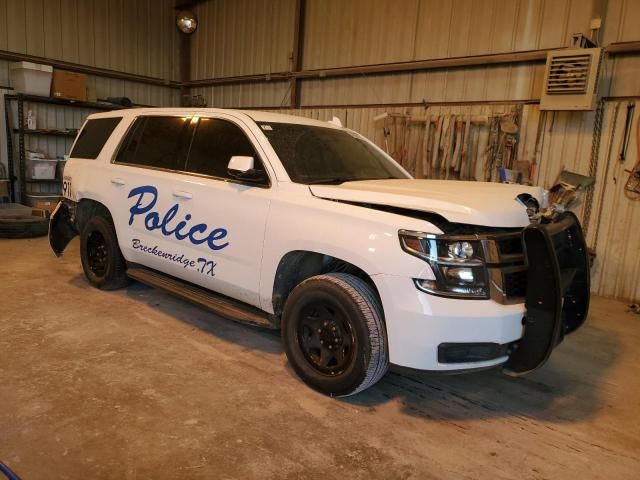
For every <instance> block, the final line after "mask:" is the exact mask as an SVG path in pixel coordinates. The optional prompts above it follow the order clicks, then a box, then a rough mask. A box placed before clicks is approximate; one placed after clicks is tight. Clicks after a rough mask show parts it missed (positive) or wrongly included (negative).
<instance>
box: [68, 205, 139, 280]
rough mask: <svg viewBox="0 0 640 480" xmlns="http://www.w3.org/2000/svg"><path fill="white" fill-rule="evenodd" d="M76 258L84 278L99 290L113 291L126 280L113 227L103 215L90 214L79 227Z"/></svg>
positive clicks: (123, 261) (122, 260) (124, 264)
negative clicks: (77, 254) (91, 215)
mask: <svg viewBox="0 0 640 480" xmlns="http://www.w3.org/2000/svg"><path fill="white" fill-rule="evenodd" d="M80 259H81V260H82V269H83V270H84V274H85V276H86V277H87V280H89V282H90V283H91V284H92V285H93V286H95V287H97V288H99V289H101V290H115V289H117V288H122V287H125V286H127V284H128V283H129V280H128V277H127V275H126V263H125V260H124V257H123V256H122V252H120V247H119V246H118V238H117V237H116V231H115V228H114V227H113V224H112V223H111V221H109V220H107V219H106V218H104V217H92V218H91V219H89V221H88V222H87V224H86V225H85V227H84V229H83V230H82V233H81V235H80Z"/></svg>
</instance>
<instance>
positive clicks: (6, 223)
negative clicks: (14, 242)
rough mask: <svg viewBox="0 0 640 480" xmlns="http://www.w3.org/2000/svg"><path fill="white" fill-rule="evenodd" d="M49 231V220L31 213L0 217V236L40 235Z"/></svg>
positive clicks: (30, 236) (29, 236)
mask: <svg viewBox="0 0 640 480" xmlns="http://www.w3.org/2000/svg"><path fill="white" fill-rule="evenodd" d="M48 232H49V220H48V219H47V218H44V217H36V216H31V215H28V216H26V215H11V216H8V217H0V237H1V238H34V237H42V236H44V235H46V234H47V233H48Z"/></svg>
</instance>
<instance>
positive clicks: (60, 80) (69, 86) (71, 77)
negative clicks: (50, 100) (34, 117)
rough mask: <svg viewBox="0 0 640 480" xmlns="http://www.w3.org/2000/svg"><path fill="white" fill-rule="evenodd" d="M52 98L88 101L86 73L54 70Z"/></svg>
mask: <svg viewBox="0 0 640 480" xmlns="http://www.w3.org/2000/svg"><path fill="white" fill-rule="evenodd" d="M51 96H52V97H55V98H66V99H67V100H79V101H82V102H84V101H86V100H87V76H86V75H85V74H84V73H76V72H67V71H66V70H54V71H53V82H52V83H51Z"/></svg>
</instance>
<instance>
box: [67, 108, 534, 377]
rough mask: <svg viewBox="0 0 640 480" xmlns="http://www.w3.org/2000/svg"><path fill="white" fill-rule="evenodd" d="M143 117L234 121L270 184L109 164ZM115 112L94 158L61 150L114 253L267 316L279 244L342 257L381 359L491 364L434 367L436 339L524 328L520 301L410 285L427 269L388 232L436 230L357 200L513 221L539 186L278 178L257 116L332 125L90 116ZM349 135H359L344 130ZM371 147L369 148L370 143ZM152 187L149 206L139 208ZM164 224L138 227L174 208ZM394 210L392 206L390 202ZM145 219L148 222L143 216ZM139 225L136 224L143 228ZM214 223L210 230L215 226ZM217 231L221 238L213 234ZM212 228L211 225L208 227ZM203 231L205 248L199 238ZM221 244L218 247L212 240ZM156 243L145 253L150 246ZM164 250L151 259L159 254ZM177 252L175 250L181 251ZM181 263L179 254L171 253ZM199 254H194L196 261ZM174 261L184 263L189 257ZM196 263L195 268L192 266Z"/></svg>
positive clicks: (74, 189) (251, 115) (181, 112)
mask: <svg viewBox="0 0 640 480" xmlns="http://www.w3.org/2000/svg"><path fill="white" fill-rule="evenodd" d="M143 115H171V116H174V115H175V116H184V117H215V118H223V119H225V120H228V121H230V122H232V123H234V124H235V125H237V126H238V127H240V128H241V129H242V131H243V132H244V133H245V134H246V135H247V137H248V138H249V139H250V141H251V142H252V143H253V144H254V147H255V149H256V151H257V152H258V154H259V156H260V158H261V160H262V162H263V163H264V165H265V169H266V171H267V173H268V176H269V178H270V187H269V188H257V187H252V186H247V185H243V184H239V183H233V182H228V181H222V180H219V179H216V178H207V177H205V176H201V175H194V174H186V173H176V172H167V171H161V170H155V169H150V168H139V167H134V166H129V165H122V164H118V163H114V161H113V160H114V157H115V153H116V152H117V149H118V146H119V144H120V142H121V140H122V138H123V137H124V136H125V134H126V132H127V129H128V128H129V126H130V125H131V123H132V121H133V120H134V119H135V118H136V117H138V116H143ZM113 116H121V117H123V121H121V122H120V123H119V125H118V126H117V127H116V129H115V130H114V132H113V134H112V135H111V136H110V137H109V140H108V141H107V142H106V144H105V145H104V148H103V149H102V151H101V153H100V155H99V156H98V158H96V159H95V160H85V159H75V158H70V159H69V160H68V162H67V165H66V168H65V172H64V177H65V184H64V194H65V197H66V198H67V199H69V200H70V201H72V202H76V203H78V202H81V201H82V200H83V199H90V200H93V201H96V202H100V203H101V204H103V205H105V206H106V207H107V208H108V210H109V212H110V213H111V216H112V218H113V222H114V225H115V230H116V232H117V236H118V242H119V246H120V249H121V251H122V254H123V256H124V258H125V259H126V260H127V261H128V262H131V263H135V264H142V265H145V266H147V267H149V268H152V269H154V270H157V271H160V272H163V273H166V274H168V275H171V276H173V277H176V278H179V279H181V280H184V281H187V282H190V283H192V284H196V285H199V286H201V287H204V288H206V289H208V290H212V291H214V292H217V293H220V294H223V295H226V296H228V297H231V298H233V299H236V300H238V301H241V302H244V303H246V304H249V305H251V306H254V307H256V308H258V309H260V310H262V311H264V312H267V313H274V299H273V295H274V281H275V279H276V272H277V269H278V266H279V264H280V262H281V261H282V259H283V258H284V257H285V255H287V254H288V253H290V252H294V251H310V252H317V253H321V254H324V255H330V256H332V257H335V258H337V259H341V260H343V261H345V262H349V263H351V264H353V265H355V266H356V267H358V268H359V269H361V270H362V271H364V272H366V273H367V274H368V275H369V276H370V278H371V279H372V280H373V282H374V283H375V287H376V288H377V291H378V293H379V295H380V298H381V300H382V305H383V309H384V318H385V322H386V328H387V336H388V339H387V340H388V349H389V359H390V361H391V363H394V364H397V365H401V366H406V367H411V368H416V369H424V370H431V371H446V370H466V369H476V368H485V367H490V366H494V365H499V364H502V363H504V362H505V361H506V360H507V357H506V356H502V357H499V358H494V359H491V360H488V361H480V362H467V363H440V362H439V361H438V354H437V349H438V345H440V344H443V343H457V342H461V343H464V342H487V343H495V344H500V345H504V344H508V343H510V342H514V341H516V340H518V339H520V338H521V337H522V335H523V323H522V320H523V316H524V315H525V307H524V304H523V303H516V304H510V305H508V304H502V303H498V302H496V301H494V300H492V299H486V300H484V299H483V300H469V299H456V298H445V297H439V296H434V295H431V294H429V293H425V292H423V291H420V290H419V289H417V288H416V286H415V284H414V279H432V278H434V273H433V271H432V269H431V267H430V265H429V264H428V263H427V262H425V261H423V260H421V259H419V258H417V257H415V256H412V255H409V254H407V253H406V252H405V251H403V250H402V248H401V245H400V242H399V238H398V232H399V231H400V230H411V231H417V232H424V233H427V234H442V233H443V232H442V231H441V230H440V229H439V228H438V227H437V226H436V225H434V224H433V223H431V222H429V221H427V220H424V219H421V218H416V217H412V216H406V215H403V214H401V213H397V212H393V211H383V210H380V209H375V208H363V206H361V205H360V204H371V205H384V206H391V207H397V208H398V209H411V210H414V211H416V210H419V211H424V212H432V213H436V214H438V215H440V216H442V217H444V218H446V219H447V220H448V221H450V222H456V223H462V224H469V225H479V226H490V227H504V228H524V227H526V226H527V225H529V223H530V220H529V217H528V215H527V212H526V209H525V208H524V207H523V205H521V204H520V203H518V202H517V201H516V198H515V197H516V196H517V195H518V194H520V193H523V192H528V193H530V194H531V195H533V196H534V197H536V198H538V199H540V198H541V195H542V191H541V189H539V188H533V187H523V186H520V185H517V186H516V185H503V184H487V183H481V182H459V181H437V180H415V179H411V178H409V177H410V176H409V174H407V177H408V178H407V179H404V180H372V181H359V182H347V183H343V184H341V185H304V184H300V183H294V182H292V181H291V179H290V178H289V176H288V175H287V171H286V170H285V168H284V166H283V165H282V163H281V161H280V159H279V158H278V156H277V154H276V152H275V151H274V149H273V148H272V146H271V144H270V142H269V140H268V139H267V138H266V136H265V134H264V133H263V131H262V130H261V128H260V127H259V126H258V125H257V124H256V122H274V123H294V124H304V125H315V126H322V127H325V128H341V127H338V126H335V125H330V124H327V123H325V122H319V121H315V120H310V119H306V118H299V117H293V116H284V115H280V114H275V113H265V112H257V111H255V112H254V111H233V110H218V109H181V108H177V109H164V108H163V109H156V108H154V109H133V110H122V111H116V112H109V113H102V114H96V115H91V116H90V117H89V119H96V118H104V117H113ZM352 134H353V135H358V134H356V133H355V132H352ZM375 148H378V147H375ZM141 186H151V187H155V188H156V189H157V198H156V201H155V204H154V205H153V208H150V209H148V210H146V211H145V212H143V213H138V214H133V213H132V211H131V209H132V208H134V209H135V206H136V205H138V207H137V209H136V210H135V211H138V210H144V209H145V208H146V207H147V206H148V205H149V203H150V201H151V200H152V198H153V197H154V194H153V192H152V191H150V190H147V191H146V193H144V192H143V193H134V194H133V195H132V193H131V192H132V190H135V189H136V188H137V187H141ZM176 205H177V211H176V213H175V215H174V216H173V217H172V219H171V221H172V222H173V223H172V227H171V228H169V227H167V226H165V230H166V232H169V234H166V232H163V231H162V228H155V229H152V230H149V228H147V226H148V225H149V224H151V225H152V226H154V225H158V223H157V221H156V220H154V218H155V217H154V218H151V220H146V223H145V218H146V217H147V216H148V215H149V214H151V213H153V212H156V213H157V218H158V219H159V221H160V222H162V218H163V217H164V216H165V215H166V214H167V212H168V211H169V210H170V209H172V208H174V209H175V208H176V207H174V206H176ZM398 212H401V210H398ZM186 214H189V215H190V216H191V217H190V219H189V220H188V221H187V222H186V226H185V227H184V229H183V230H182V231H183V232H186V231H187V230H188V229H189V228H192V227H193V226H194V225H200V224H201V225H205V226H206V228H205V227H198V228H196V230H195V232H194V234H193V236H192V237H193V241H191V240H189V238H184V239H178V238H177V237H176V235H175V234H171V230H172V228H173V227H175V225H176V223H175V222H177V221H179V220H183V219H184V218H185V215H186ZM154 222H156V223H155V224H154ZM145 225H147V226H145ZM217 229H218V230H217ZM220 229H224V230H226V232H227V234H226V235H225V236H222V234H221V233H220V232H221V231H222V230H220ZM216 231H217V233H215V232H216ZM208 236H210V237H212V238H213V240H212V241H211V245H213V246H214V247H217V248H219V249H217V250H216V249H213V248H211V245H210V244H209V243H208V242H207V241H204V242H203V243H194V241H195V242H200V241H202V240H203V239H206V238H208ZM225 243H228V245H226V246H224V247H221V245H223V244H225ZM153 247H155V249H156V250H155V252H154V250H153ZM159 251H161V252H163V253H166V254H169V255H172V259H168V258H167V256H159V255H158V252H159ZM181 257H182V258H181ZM178 259H180V261H178ZM198 259H201V260H200V261H199V260H198ZM185 261H195V262H196V264H195V265H190V264H186V265H185ZM201 267H202V268H201Z"/></svg>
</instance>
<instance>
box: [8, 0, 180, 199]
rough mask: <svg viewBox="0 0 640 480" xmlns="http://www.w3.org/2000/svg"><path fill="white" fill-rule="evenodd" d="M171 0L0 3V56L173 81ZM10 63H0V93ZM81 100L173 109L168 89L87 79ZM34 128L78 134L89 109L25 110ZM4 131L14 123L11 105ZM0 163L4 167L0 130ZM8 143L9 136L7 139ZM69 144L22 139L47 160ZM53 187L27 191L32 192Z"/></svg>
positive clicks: (175, 99) (174, 95) (173, 93)
mask: <svg viewBox="0 0 640 480" xmlns="http://www.w3.org/2000/svg"><path fill="white" fill-rule="evenodd" d="M177 42H178V32H177V29H176V28H175V23H174V11H173V0H0V50H6V51H10V52H16V53H23V54H28V55H34V56H39V57H46V58H49V59H53V60H62V61H66V62H72V63H77V64H81V65H87V66H92V67H99V68H105V69H109V70H115V71H121V72H126V73H132V74H137V75H143V76H148V77H156V78H162V79H167V80H176V79H178V57H177V56H178V49H177ZM9 64H10V62H7V61H3V60H0V87H2V86H9V85H10V78H9ZM87 89H88V96H89V100H95V99H99V98H106V97H123V96H126V97H129V98H130V99H131V100H132V101H133V102H135V103H138V104H145V105H159V106H173V105H177V104H179V91H178V90H176V89H172V88H168V87H163V86H155V85H147V84H143V83H139V82H132V81H127V80H119V79H113V78H106V77H100V76H96V75H87ZM27 108H29V109H32V110H33V111H34V113H36V115H37V121H38V128H78V127H80V126H81V124H82V122H83V121H84V118H86V116H87V115H88V114H89V113H91V112H92V111H91V110H86V109H78V108H68V107H58V106H53V105H36V104H31V105H28V106H27ZM12 114H13V118H12V125H14V126H15V125H17V124H18V119H17V117H16V107H15V103H14V104H13V111H12ZM0 123H3V122H0ZM0 136H2V137H3V139H2V141H1V142H0V144H1V145H2V147H3V151H2V155H1V156H0V160H2V163H3V164H4V165H6V164H7V162H6V147H5V145H6V139H5V138H4V136H5V130H4V128H2V132H0ZM14 140H15V136H14ZM72 140H73V139H72V138H51V137H33V136H28V137H27V148H30V149H36V150H40V151H43V152H44V153H46V154H47V155H48V156H50V157H54V158H55V157H56V156H58V155H64V154H65V153H68V149H69V147H70V145H71V142H72ZM55 188H56V187H55V186H49V187H47V186H46V185H34V186H33V188H32V190H34V191H43V192H46V191H53V190H55Z"/></svg>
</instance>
